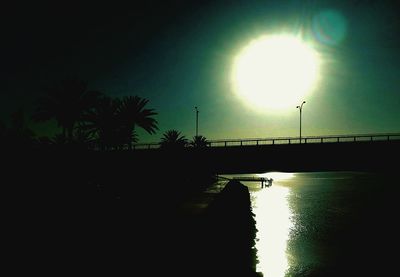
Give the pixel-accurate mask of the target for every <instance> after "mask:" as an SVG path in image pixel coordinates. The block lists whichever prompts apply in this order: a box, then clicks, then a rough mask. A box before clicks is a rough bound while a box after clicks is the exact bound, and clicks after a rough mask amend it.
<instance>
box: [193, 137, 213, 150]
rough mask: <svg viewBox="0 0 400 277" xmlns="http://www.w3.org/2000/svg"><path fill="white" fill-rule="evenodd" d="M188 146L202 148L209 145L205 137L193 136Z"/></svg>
mask: <svg viewBox="0 0 400 277" xmlns="http://www.w3.org/2000/svg"><path fill="white" fill-rule="evenodd" d="M189 144H190V145H191V146H193V147H196V148H202V147H207V146H208V144H209V143H208V141H207V138H206V137H204V136H202V135H199V136H194V137H193V140H192V141H191V142H190V143H189Z"/></svg>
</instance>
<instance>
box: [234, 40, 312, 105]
mask: <svg viewBox="0 0 400 277" xmlns="http://www.w3.org/2000/svg"><path fill="white" fill-rule="evenodd" d="M318 71H319V59H318V55H317V53H316V51H314V50H313V49H312V48H311V47H310V46H308V45H307V44H306V43H305V42H303V41H302V40H301V39H300V38H297V37H295V36H290V35H275V36H262V37H260V38H258V39H255V40H253V41H251V42H250V43H249V44H248V45H247V46H246V47H244V48H243V50H242V51H241V52H240V53H239V54H238V55H237V56H236V57H235V59H234V65H233V70H232V83H233V89H234V91H235V93H236V94H237V96H238V97H239V98H241V99H242V100H243V101H244V102H245V103H247V104H248V105H250V106H251V107H253V108H255V109H257V110H260V111H264V112H269V111H279V110H287V109H289V108H293V107H296V105H298V103H300V102H301V101H303V100H304V99H305V98H306V96H307V95H308V94H309V93H311V92H312V90H313V89H314V87H315V85H316V83H317V79H318Z"/></svg>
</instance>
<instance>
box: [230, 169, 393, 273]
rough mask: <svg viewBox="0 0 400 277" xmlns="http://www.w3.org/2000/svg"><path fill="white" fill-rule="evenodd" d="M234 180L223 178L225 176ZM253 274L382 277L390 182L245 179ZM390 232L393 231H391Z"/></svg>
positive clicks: (367, 176) (373, 177)
mask: <svg viewBox="0 0 400 277" xmlns="http://www.w3.org/2000/svg"><path fill="white" fill-rule="evenodd" d="M233 176H236V177H237V176H238V175H229V176H228V175H227V176H226V177H233ZM245 176H259V177H267V178H272V179H273V180H274V181H273V185H272V186H271V187H268V188H260V184H259V183H254V182H242V183H244V184H245V185H247V186H248V187H249V190H250V193H251V200H252V208H253V213H254V214H255V219H256V227H257V230H258V231H257V235H256V246H255V247H256V249H257V259H258V263H257V266H256V268H257V271H258V272H261V273H263V275H264V276H265V277H266V276H268V277H281V276H337V275H341V276H347V275H354V274H356V275H364V274H368V275H373V274H378V275H382V274H384V272H386V271H388V272H390V270H392V269H393V267H394V268H396V266H395V265H396V264H395V261H394V256H393V255H391V254H390V252H389V250H387V247H388V246H392V249H394V250H395V251H397V249H398V248H397V244H398V234H397V227H395V225H397V224H395V223H396V221H397V218H398V216H397V211H398V208H397V202H396V200H397V191H398V189H397V183H398V182H397V180H395V179H394V178H393V175H390V176H389V175H388V174H376V173H365V172H313V173H280V172H267V173H263V174H246V175H245ZM395 228H396V230H395Z"/></svg>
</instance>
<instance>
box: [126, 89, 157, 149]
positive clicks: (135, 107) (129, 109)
mask: <svg viewBox="0 0 400 277" xmlns="http://www.w3.org/2000/svg"><path fill="white" fill-rule="evenodd" d="M148 102H149V100H148V99H145V98H141V97H139V96H126V97H124V98H122V101H121V102H120V105H119V107H118V116H119V118H120V120H121V125H122V126H123V129H124V131H125V133H123V134H125V135H126V140H127V141H129V144H128V146H129V149H131V148H132V142H135V141H134V138H135V126H136V125H137V126H139V127H141V128H143V129H144V130H145V131H146V132H148V133H149V134H154V133H155V132H156V130H158V127H157V121H156V120H155V119H154V118H153V117H154V116H155V115H157V113H156V112H155V111H154V109H147V108H145V107H146V105H147V103H148Z"/></svg>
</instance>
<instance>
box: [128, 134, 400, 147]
mask: <svg viewBox="0 0 400 277" xmlns="http://www.w3.org/2000/svg"><path fill="white" fill-rule="evenodd" d="M374 141H400V133H377V134H356V135H328V136H302V138H301V139H300V138H299V137H273V138H247V139H218V140H209V141H208V147H235V146H262V145H289V144H311V143H312V144H316V143H320V144H322V143H345V142H374ZM160 146H161V144H160V143H158V142H153V143H138V144H134V145H133V149H158V148H160ZM187 147H190V146H187Z"/></svg>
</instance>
